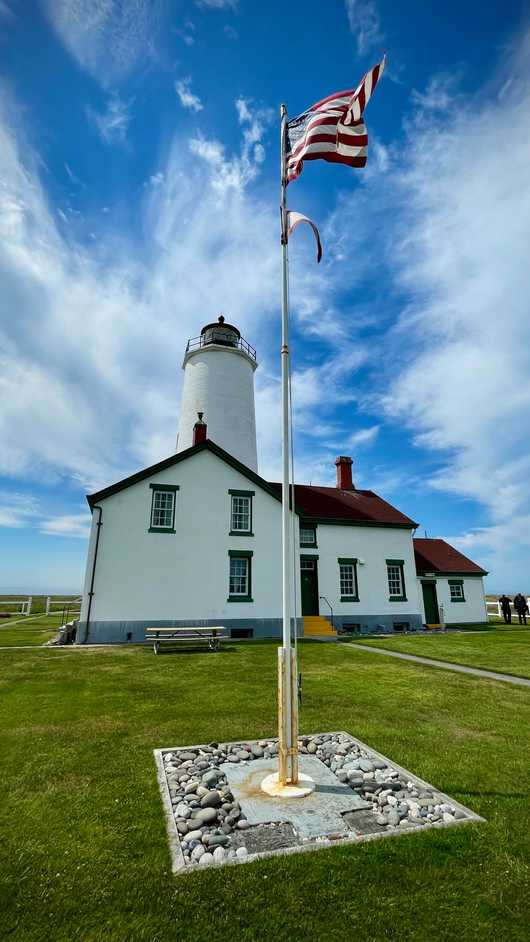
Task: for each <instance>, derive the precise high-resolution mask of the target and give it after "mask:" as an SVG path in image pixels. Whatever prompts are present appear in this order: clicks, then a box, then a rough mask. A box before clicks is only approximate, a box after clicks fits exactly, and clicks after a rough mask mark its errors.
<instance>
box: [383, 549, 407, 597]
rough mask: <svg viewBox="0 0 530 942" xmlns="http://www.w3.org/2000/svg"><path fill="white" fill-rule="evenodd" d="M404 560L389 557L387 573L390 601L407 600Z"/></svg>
mask: <svg viewBox="0 0 530 942" xmlns="http://www.w3.org/2000/svg"><path fill="white" fill-rule="evenodd" d="M403 568H404V560H402V559H387V561H386V574H387V581H388V596H389V601H390V602H406V601H407V596H406V594H405V573H404V571H403Z"/></svg>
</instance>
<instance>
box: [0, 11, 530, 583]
mask: <svg viewBox="0 0 530 942" xmlns="http://www.w3.org/2000/svg"><path fill="white" fill-rule="evenodd" d="M324 9H325V15H324V12H323V11H324ZM384 50H386V52H387V55H388V69H387V73H386V75H385V77H384V79H383V80H382V81H381V83H380V85H379V87H378V89H377V91H376V93H375V95H374V98H373V99H372V101H371V102H370V104H369V106H368V109H367V112H366V121H367V125H368V129H369V133H370V153H369V162H368V166H367V168H366V169H365V170H363V171H354V170H350V169H349V168H346V167H338V166H333V165H328V164H325V163H324V162H313V163H308V164H307V165H306V166H305V168H304V171H303V173H302V176H301V177H300V179H299V180H297V181H296V182H295V183H293V184H291V186H290V187H289V194H288V195H289V204H290V207H291V208H292V209H296V210H298V211H300V212H304V213H306V214H308V215H310V216H311V217H312V218H313V219H314V220H315V221H316V222H317V223H318V224H319V226H320V230H321V234H322V239H323V243H324V259H323V261H322V263H321V265H320V266H319V267H318V268H317V267H316V265H315V263H314V248H313V246H312V244H311V241H310V239H311V236H310V233H309V232H303V231H301V230H298V231H297V232H296V234H295V236H294V237H293V239H292V243H291V273H292V278H291V292H292V341H293V354H294V364H293V365H294V370H295V377H294V392H295V441H296V466H297V469H296V474H297V480H298V481H304V482H309V481H312V482H313V483H323V484H332V483H333V481H334V471H335V469H334V465H333V460H334V458H335V456H336V455H337V454H339V453H342V454H344V453H346V454H352V456H353V457H354V462H355V463H354V477H355V481H356V483H357V484H358V485H359V486H360V487H365V488H372V489H373V490H375V491H377V492H378V493H380V494H381V495H382V496H384V497H386V498H387V499H388V500H390V501H391V502H392V503H394V504H396V505H397V506H398V507H399V508H400V509H402V510H403V511H404V512H406V513H408V514H410V515H411V516H412V517H413V518H414V519H416V520H418V521H420V524H421V531H420V532H421V533H422V534H423V529H424V528H425V529H426V530H427V532H428V535H429V536H442V537H446V538H447V539H449V540H451V541H452V542H453V543H454V544H455V545H457V546H458V547H459V548H461V549H462V550H463V552H465V553H467V554H468V555H470V556H471V557H472V558H474V559H475V560H477V561H478V562H480V563H481V564H482V565H484V566H485V567H486V568H487V569H489V570H490V571H491V575H490V577H489V580H488V586H489V588H490V589H491V590H492V591H495V590H507V591H510V592H514V591H517V590H518V589H519V588H520V589H522V591H525V592H528V593H530V578H529V572H528V568H529V567H528V561H529V552H530V489H529V486H528V480H529V471H530V455H529V449H528V435H529V420H528V416H529V414H530V412H529V406H530V318H529V317H528V313H529V304H530V301H529V299H530V266H529V265H528V245H529V244H530V179H529V174H528V167H529V166H530V120H529V119H530V82H529V76H530V68H529V67H530V28H529V22H528V16H527V15H525V5H524V4H523V3H520V2H504V3H503V4H502V5H501V4H500V3H496V2H492V3H490V4H488V5H487V6H484V4H483V3H478V2H468V3H466V4H462V3H456V2H448V3H446V4H444V5H443V10H442V9H441V8H440V6H439V4H430V5H425V4H424V3H421V4H420V3H419V2H409V3H407V4H402V3H401V4H399V3H398V4H396V3H391V2H390V0H365V2H361V0H330V2H328V3H326V4H325V6H324V5H323V4H322V2H316V0H312V2H307V0H305V2H301V0H299V2H297V0H293V2H292V3H290V4H284V3H279V2H269V3H267V4H256V3H251V2H250V0H195V2H193V0H189V2H177V0H175V2H171V0H151V2H147V0H121V2H118V0H42V2H40V3H39V2H36V0H35V2H33V3H30V4H28V3H25V2H22V0H0V285H1V291H0V591H2V590H4V591H16V590H18V591H33V592H37V591H50V592H52V591H60V592H61V591H77V590H79V589H80V587H81V584H82V574H83V568H84V558H85V553H86V535H87V529H88V524H89V515H88V509H87V506H86V501H85V494H86V493H87V492H89V491H92V490H95V489H97V488H99V487H101V486H104V485H105V484H109V483H111V482H112V481H114V480H116V479H119V478H120V477H123V476H125V475H126V474H128V473H131V472H133V471H135V470H137V469H138V468H140V467H143V466H145V465H147V464H150V463H152V462H154V461H156V460H158V459H160V458H162V457H166V456H167V455H168V454H171V452H172V451H173V448H174V441H175V435H176V429H177V423H178V406H179V397H180V386H181V378H182V373H181V369H180V365H181V358H182V351H183V348H184V345H185V342H186V339H187V338H188V337H190V336H195V335H196V334H197V333H198V332H199V330H200V328H201V326H202V325H203V324H204V323H206V322H207V321H209V320H211V319H212V318H213V317H215V316H216V315H217V314H218V313H219V312H220V311H223V312H224V313H225V314H226V315H227V316H228V317H229V318H230V320H232V321H234V322H235V323H237V324H238V325H239V326H240V327H241V330H242V333H243V335H244V336H245V337H246V338H247V339H248V340H249V341H250V342H251V343H253V344H254V345H255V346H256V347H257V350H258V359H259V362H260V367H259V369H258V371H257V373H256V405H257V420H258V434H259V456H260V470H261V472H262V473H263V475H264V476H265V477H268V478H270V479H272V478H278V477H279V459H280V434H279V414H280V413H279V395H280V389H279V370H278V367H279V354H278V346H279V289H280V282H279V251H278V242H277V219H278V210H277V203H278V108H279V104H280V102H282V101H285V102H286V104H287V107H288V110H289V114H290V115H292V116H294V115H295V114H297V113H299V112H301V111H303V110H304V109H305V108H306V107H307V106H309V105H310V104H312V103H313V102H314V101H316V100H318V99H319V98H321V97H323V96H325V95H327V94H330V93H332V92H334V91H337V90H342V89H344V88H348V87H351V86H352V85H355V84H356V83H357V82H358V81H359V79H360V78H361V76H362V74H363V72H364V71H365V70H366V69H367V68H369V67H371V66H372V65H373V64H374V63H375V62H377V61H378V60H379V58H380V57H381V54H382V52H383V51H384Z"/></svg>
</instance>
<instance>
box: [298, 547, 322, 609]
mask: <svg viewBox="0 0 530 942" xmlns="http://www.w3.org/2000/svg"><path fill="white" fill-rule="evenodd" d="M300 578H301V582H302V615H318V574H317V561H316V559H301V560H300Z"/></svg>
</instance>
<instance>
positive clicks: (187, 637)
mask: <svg viewBox="0 0 530 942" xmlns="http://www.w3.org/2000/svg"><path fill="white" fill-rule="evenodd" d="M227 637H228V634H227V631H226V628H225V627H224V625H178V626H174V627H169V628H156V627H154V628H146V629H145V640H146V641H152V642H153V651H154V652H155V654H158V653H159V651H160V644H161V643H174V642H180V641H188V642H189V641H202V642H207V643H208V648H209V649H210V651H218V650H219V648H220V647H221V640H222V639H224V638H227Z"/></svg>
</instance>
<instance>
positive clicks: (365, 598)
mask: <svg viewBox="0 0 530 942" xmlns="http://www.w3.org/2000/svg"><path fill="white" fill-rule="evenodd" d="M316 533H317V548H316V549H311V548H309V547H302V548H301V550H300V552H301V553H302V554H304V555H308V556H310V555H313V554H314V555H316V556H318V557H319V558H318V592H319V595H321V596H323V595H325V596H326V598H327V599H329V601H330V603H331V605H332V607H333V611H334V614H336V615H341V616H344V615H348V617H349V616H351V621H352V622H355V621H356V620H357V618H356V616H359V618H360V619H361V620H362V616H364V615H367V616H368V615H373V616H379V617H380V616H384V615H395V616H396V620H398V616H399V615H401V614H402V615H405V614H409V613H419V612H420V611H421V609H420V607H419V600H418V585H417V579H416V567H415V563H414V550H413V544H412V533H411V531H410V530H405V529H398V528H392V527H375V526H374V527H352V526H341V525H337V524H323V523H319V525H318V526H317V528H316ZM339 558H357V559H359V560H363V561H364V562H363V563H360V562H359V563H358V565H357V581H358V588H359V601H358V602H341V600H340V581H339V563H338V559H339ZM387 559H402V560H403V562H404V567H403V571H404V576H405V590H406V596H407V600H406V601H405V602H391V601H389V593H388V581H387V571H386V560H387ZM320 614H321V615H324V616H326V615H329V607H328V606H327V605H326V603H325V602H324V601H323V600H322V599H321V600H320Z"/></svg>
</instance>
